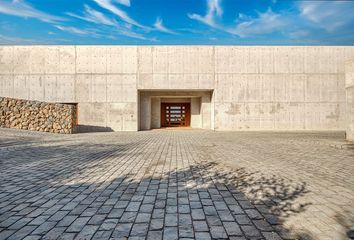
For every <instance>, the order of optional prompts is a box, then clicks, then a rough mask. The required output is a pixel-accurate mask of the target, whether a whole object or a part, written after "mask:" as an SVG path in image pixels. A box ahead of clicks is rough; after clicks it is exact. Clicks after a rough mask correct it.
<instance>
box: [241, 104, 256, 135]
mask: <svg viewBox="0 0 354 240" xmlns="http://www.w3.org/2000/svg"><path fill="white" fill-rule="evenodd" d="M259 107H260V104H259V103H247V104H244V115H243V116H244V119H243V121H241V123H242V129H244V130H249V129H259V128H260V120H259V114H260V113H259ZM241 109H242V108H241Z"/></svg>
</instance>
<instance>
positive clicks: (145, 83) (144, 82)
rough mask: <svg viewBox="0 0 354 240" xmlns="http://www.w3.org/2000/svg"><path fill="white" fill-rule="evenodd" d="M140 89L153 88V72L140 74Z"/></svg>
mask: <svg viewBox="0 0 354 240" xmlns="http://www.w3.org/2000/svg"><path fill="white" fill-rule="evenodd" d="M137 87H138V89H152V88H153V74H145V73H143V74H138V86H137Z"/></svg>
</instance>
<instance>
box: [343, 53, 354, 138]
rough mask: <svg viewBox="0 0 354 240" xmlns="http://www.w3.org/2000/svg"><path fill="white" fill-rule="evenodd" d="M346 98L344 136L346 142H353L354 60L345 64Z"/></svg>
mask: <svg viewBox="0 0 354 240" xmlns="http://www.w3.org/2000/svg"><path fill="white" fill-rule="evenodd" d="M345 75H346V77H345V79H346V81H345V89H346V97H347V106H346V107H347V111H346V112H347V116H346V120H347V123H346V126H347V129H346V133H347V134H346V135H347V140H349V141H354V59H353V60H351V61H348V62H347V63H346V74H345Z"/></svg>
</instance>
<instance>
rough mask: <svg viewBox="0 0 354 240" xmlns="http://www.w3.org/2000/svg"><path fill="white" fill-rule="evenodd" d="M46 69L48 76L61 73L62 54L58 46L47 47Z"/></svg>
mask: <svg viewBox="0 0 354 240" xmlns="http://www.w3.org/2000/svg"><path fill="white" fill-rule="evenodd" d="M44 68H45V70H44V71H45V73H46V74H59V73H60V53H59V47H58V46H47V47H46V48H45V49H44Z"/></svg>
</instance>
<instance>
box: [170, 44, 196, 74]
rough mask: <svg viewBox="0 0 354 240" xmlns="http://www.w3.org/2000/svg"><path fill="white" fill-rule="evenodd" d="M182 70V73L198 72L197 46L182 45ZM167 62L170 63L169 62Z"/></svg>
mask: <svg viewBox="0 0 354 240" xmlns="http://www.w3.org/2000/svg"><path fill="white" fill-rule="evenodd" d="M183 55H184V56H183V57H184V60H183V72H184V73H198V72H199V69H198V66H199V59H198V48H196V47H194V48H190V47H184V49H183ZM169 64H172V63H171V62H170V63H169Z"/></svg>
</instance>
